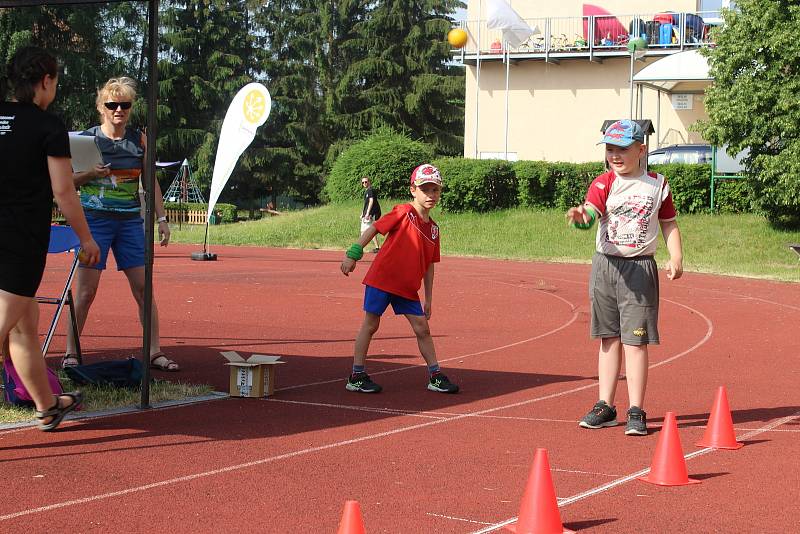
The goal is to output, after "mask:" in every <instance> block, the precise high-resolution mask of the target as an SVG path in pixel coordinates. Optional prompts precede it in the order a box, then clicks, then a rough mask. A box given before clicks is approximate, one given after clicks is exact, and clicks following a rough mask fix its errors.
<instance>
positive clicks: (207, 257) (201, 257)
mask: <svg viewBox="0 0 800 534" xmlns="http://www.w3.org/2000/svg"><path fill="white" fill-rule="evenodd" d="M192 260H194V261H217V255H216V254H212V253H211V252H192Z"/></svg>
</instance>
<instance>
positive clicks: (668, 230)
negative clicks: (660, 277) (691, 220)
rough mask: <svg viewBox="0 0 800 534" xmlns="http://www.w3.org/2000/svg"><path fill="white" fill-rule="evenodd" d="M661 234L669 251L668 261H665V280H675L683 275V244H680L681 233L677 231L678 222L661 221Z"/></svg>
mask: <svg viewBox="0 0 800 534" xmlns="http://www.w3.org/2000/svg"><path fill="white" fill-rule="evenodd" d="M661 233H662V234H664V241H665V242H666V243H667V250H669V261H667V278H668V279H670V280H677V279H678V278H680V277H681V275H683V244H682V242H681V231H680V230H678V222H677V221H675V220H672V221H661Z"/></svg>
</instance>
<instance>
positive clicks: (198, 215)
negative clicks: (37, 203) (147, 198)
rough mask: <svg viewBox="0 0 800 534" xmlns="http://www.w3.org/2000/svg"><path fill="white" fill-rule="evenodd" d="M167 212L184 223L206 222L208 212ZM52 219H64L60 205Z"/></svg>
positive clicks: (172, 219) (170, 220)
mask: <svg viewBox="0 0 800 534" xmlns="http://www.w3.org/2000/svg"><path fill="white" fill-rule="evenodd" d="M165 212H166V214H167V220H168V221H169V222H171V223H176V224H177V223H182V224H205V223H206V212H205V211H202V210H189V211H181V210H171V209H167V210H165ZM51 220H53V221H64V220H65V218H64V214H63V213H61V210H60V209H58V206H53V211H52V213H51Z"/></svg>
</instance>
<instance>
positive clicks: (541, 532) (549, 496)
mask: <svg viewBox="0 0 800 534" xmlns="http://www.w3.org/2000/svg"><path fill="white" fill-rule="evenodd" d="M506 529H508V530H510V531H511V532H516V533H517V534H562V533H572V532H573V531H572V530H567V529H565V528H564V527H563V526H562V524H561V515H560V514H559V513H558V502H557V501H556V492H555V489H553V478H552V477H551V476H550V462H549V461H548V460H547V450H546V449H536V454H535V455H534V457H533V467H531V474H530V476H529V477H528V484H527V486H525V493H524V495H523V496H522V503H521V504H520V506H519V517H518V518H517V523H516V524H515V525H508V526H507V527H506Z"/></svg>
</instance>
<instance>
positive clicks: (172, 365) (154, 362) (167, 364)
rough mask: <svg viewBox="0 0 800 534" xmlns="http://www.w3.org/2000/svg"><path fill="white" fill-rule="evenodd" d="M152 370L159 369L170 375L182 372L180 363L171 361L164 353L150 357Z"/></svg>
mask: <svg viewBox="0 0 800 534" xmlns="http://www.w3.org/2000/svg"><path fill="white" fill-rule="evenodd" d="M159 360H160V361H159ZM150 368H151V369H158V370H159V371H166V372H168V373H177V372H178V371H180V370H181V368H180V366H179V365H178V362H176V361H173V360H170V359H169V358H167V355H166V354H164V353H163V352H160V353H158V354H154V355H153V356H151V357H150Z"/></svg>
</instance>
